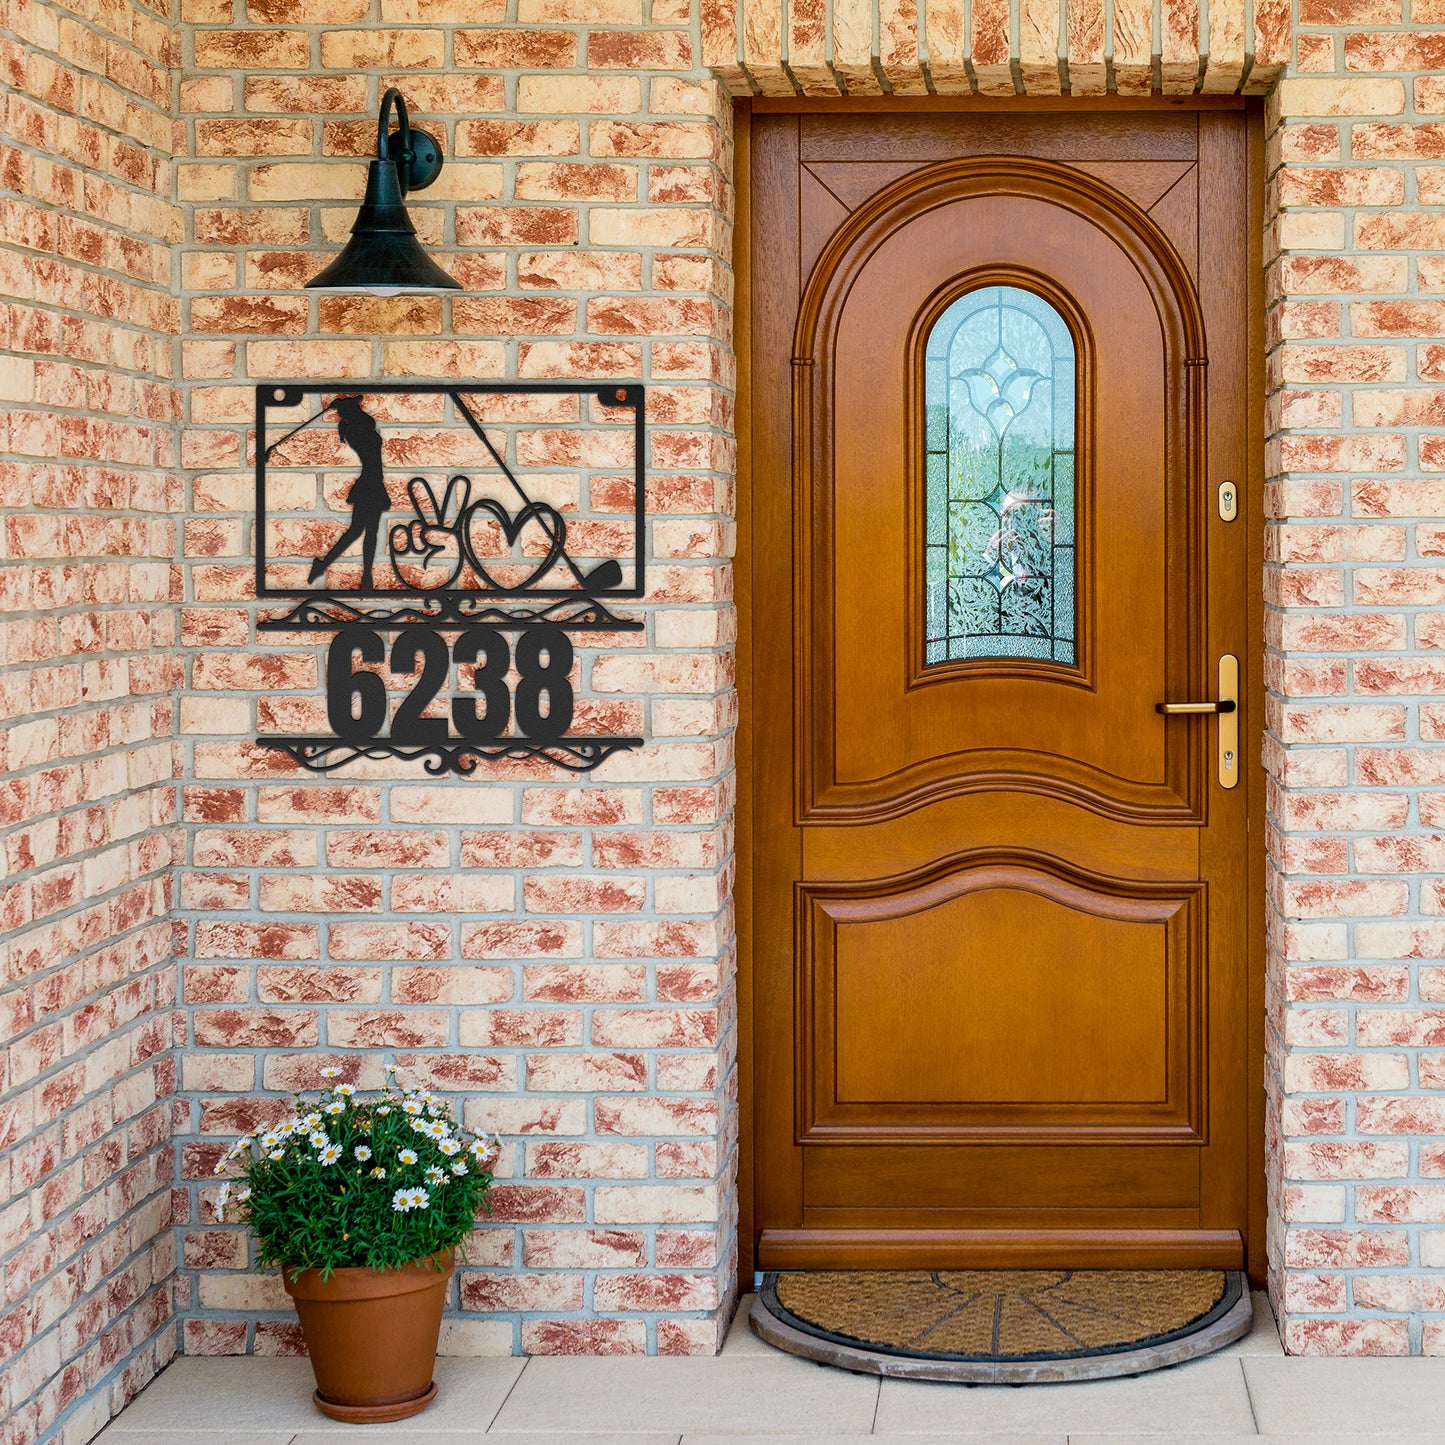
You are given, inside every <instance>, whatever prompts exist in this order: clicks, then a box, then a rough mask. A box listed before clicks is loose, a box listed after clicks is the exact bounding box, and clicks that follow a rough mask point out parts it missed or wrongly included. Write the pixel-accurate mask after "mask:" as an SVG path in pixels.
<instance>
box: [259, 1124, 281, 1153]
mask: <svg viewBox="0 0 1445 1445" xmlns="http://www.w3.org/2000/svg"><path fill="white" fill-rule="evenodd" d="M280 1142H281V1136H280V1135H279V1134H278V1133H277V1132H276V1131H275V1130H274V1129H272V1130H270V1131H269V1132H268V1133H265V1134H262V1135H261V1147H262V1148H263V1149H274V1148H275V1147H276V1146H277V1145H278V1144H279V1143H280Z"/></svg>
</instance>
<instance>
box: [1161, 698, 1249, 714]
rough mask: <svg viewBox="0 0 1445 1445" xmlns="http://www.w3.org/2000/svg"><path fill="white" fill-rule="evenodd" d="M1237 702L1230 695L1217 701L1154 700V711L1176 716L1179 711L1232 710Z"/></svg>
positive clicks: (1236, 705)
mask: <svg viewBox="0 0 1445 1445" xmlns="http://www.w3.org/2000/svg"><path fill="white" fill-rule="evenodd" d="M1238 706H1239V704H1238V703H1237V702H1235V700H1234V699H1233V698H1232V697H1224V698H1220V700H1219V701H1218V702H1156V703H1155V704H1154V711H1155V712H1162V713H1163V714H1164V715H1165V716H1166V717H1178V716H1179V715H1180V714H1181V713H1184V714H1192V713H1200V712H1233V711H1234V710H1235V708H1236V707H1238Z"/></svg>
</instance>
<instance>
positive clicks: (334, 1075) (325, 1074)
mask: <svg viewBox="0 0 1445 1445" xmlns="http://www.w3.org/2000/svg"><path fill="white" fill-rule="evenodd" d="M321 1077H322V1078H323V1079H338V1078H340V1077H341V1070H340V1069H336V1068H330V1069H322V1071H321Z"/></svg>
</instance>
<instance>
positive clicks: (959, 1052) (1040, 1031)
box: [797, 856, 1204, 1144]
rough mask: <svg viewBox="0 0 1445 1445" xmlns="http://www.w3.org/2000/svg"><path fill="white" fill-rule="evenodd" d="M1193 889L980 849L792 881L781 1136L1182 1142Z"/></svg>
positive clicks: (1194, 941) (1195, 1126) (1194, 1098)
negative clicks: (794, 1084)
mask: <svg viewBox="0 0 1445 1445" xmlns="http://www.w3.org/2000/svg"><path fill="white" fill-rule="evenodd" d="M1203 891H1204V890H1203V887H1202V885H1200V884H1198V883H1183V884H1179V883H1139V882H1131V881H1127V880H1121V879H1108V878H1102V877H1098V876H1085V875H1081V874H1077V873H1074V872H1072V870H1066V869H1064V868H1062V867H1061V866H1060V865H1058V864H1056V863H1054V862H1052V861H1051V860H1048V859H1045V858H1037V857H1035V858H1027V857H1015V858H1010V859H1007V860H1004V861H999V860H998V859H996V858H993V857H989V856H984V857H980V858H973V859H969V858H962V859H959V860H956V862H954V863H952V864H950V865H948V866H947V868H946V871H943V872H941V873H940V872H937V871H935V872H934V873H933V874H932V875H931V876H928V877H925V878H921V879H907V878H903V879H884V880H879V881H876V882H872V883H858V884H852V885H849V884H840V883H832V884H821V883H820V884H807V883H805V884H801V885H799V889H798V904H799V941H798V951H799V956H800V959H801V969H802V974H801V984H800V999H799V1003H800V1008H799V1013H798V1020H799V1035H798V1039H797V1048H798V1054H799V1058H800V1062H801V1065H802V1066H801V1067H800V1069H799V1076H798V1077H799V1094H798V1099H797V1113H798V1118H799V1121H800V1138H801V1139H802V1140H803V1141H805V1142H811V1143H833V1144H841V1143H859V1144H862V1143H865V1142H867V1141H868V1140H870V1139H871V1140H872V1141H873V1142H875V1143H883V1142H889V1143H897V1142H900V1141H903V1140H912V1141H915V1142H918V1141H923V1140H932V1141H934V1142H939V1143H946V1142H948V1141H949V1140H950V1139H952V1140H963V1139H973V1140H983V1139H987V1138H1003V1137H1008V1138H1011V1139H1017V1140H1022V1139H1026V1138H1027V1139H1030V1140H1033V1141H1035V1142H1040V1143H1047V1142H1054V1143H1058V1144H1068V1143H1077V1142H1079V1141H1080V1140H1082V1139H1085V1138H1089V1139H1094V1140H1104V1139H1114V1140H1121V1139H1125V1138H1128V1139H1132V1140H1134V1141H1136V1142H1148V1141H1150V1140H1153V1141H1154V1142H1166V1141H1168V1142H1176V1143H1178V1142H1191V1141H1193V1142H1198V1140H1199V1137H1200V1121H1199V1112H1198V1111H1199V1101H1200V1099H1201V1098H1202V1096H1203V1092H1204V1079H1203V1074H1204V1060H1203V1056H1202V1053H1201V1041H1202V1029H1201V1028H1200V1027H1199V1019H1200V1014H1199V979H1198V975H1197V970H1196V968H1195V966H1194V963H1195V960H1196V959H1197V957H1198V952H1199V943H1200V933H1201V929H1202V926H1203V917H1202V903H1203Z"/></svg>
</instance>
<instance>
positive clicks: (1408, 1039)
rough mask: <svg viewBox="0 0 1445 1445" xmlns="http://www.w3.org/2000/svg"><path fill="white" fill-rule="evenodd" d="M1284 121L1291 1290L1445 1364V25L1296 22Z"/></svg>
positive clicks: (1272, 300) (1295, 1321)
mask: <svg viewBox="0 0 1445 1445" xmlns="http://www.w3.org/2000/svg"><path fill="white" fill-rule="evenodd" d="M1296 20H1297V24H1296V30H1295V55H1294V63H1293V66H1292V68H1291V72H1290V76H1289V78H1287V79H1285V80H1284V81H1283V82H1282V83H1281V85H1280V86H1279V87H1278V89H1277V90H1276V91H1275V93H1274V94H1273V95H1272V96H1271V97H1270V101H1269V108H1268V131H1269V139H1268V170H1269V173H1270V180H1269V194H1268V206H1267V222H1266V223H1267V237H1266V252H1267V261H1268V303H1269V310H1268V347H1269V351H1268V382H1269V384H1268V390H1269V403H1268V412H1267V430H1268V433H1269V442H1268V469H1267V470H1268V477H1269V481H1268V488H1267V503H1266V507H1267V514H1268V518H1269V521H1268V540H1267V546H1266V556H1267V568H1266V578H1265V588H1266V602H1267V615H1266V644H1267V657H1266V682H1267V686H1268V688H1269V699H1268V726H1269V732H1268V736H1267V738H1266V740H1265V765H1266V768H1267V770H1268V773H1269V853H1270V877H1269V880H1268V889H1269V897H1270V920H1269V974H1268V999H1269V1020H1268V1027H1269V1050H1268V1061H1267V1069H1266V1078H1267V1088H1268V1097H1269V1111H1268V1112H1269V1148H1268V1183H1269V1210H1270V1221H1271V1224H1270V1237H1269V1253H1270V1267H1271V1278H1270V1290H1271V1297H1272V1299H1273V1302H1274V1305H1275V1308H1276V1310H1277V1312H1278V1313H1279V1316H1280V1319H1281V1323H1282V1330H1283V1336H1284V1342H1285V1347H1286V1349H1287V1350H1289V1351H1290V1352H1292V1353H1312V1354H1388V1355H1403V1354H1411V1353H1416V1354H1418V1353H1424V1354H1441V1353H1445V1276H1442V1275H1440V1274H1439V1273H1438V1271H1439V1270H1441V1268H1442V1267H1445V1147H1442V1145H1441V1144H1440V1142H1439V1140H1440V1137H1441V1135H1442V1133H1445V1093H1442V1090H1445V1051H1442V1047H1441V1046H1442V1045H1445V968H1442V967H1441V966H1440V965H1441V961H1442V955H1445V917H1442V915H1445V882H1442V880H1441V877H1440V875H1441V874H1442V873H1445V836H1442V830H1445V749H1442V747H1441V743H1442V741H1445V705H1442V702H1441V699H1442V698H1445V660H1442V654H1441V652H1440V650H1439V649H1440V648H1441V646H1442V643H1445V627H1442V623H1441V616H1440V612H1439V607H1440V603H1441V602H1442V601H1445V564H1442V562H1441V558H1442V557H1445V525H1442V524H1441V518H1442V516H1445V477H1442V476H1441V475H1440V474H1441V473H1442V472H1445V389H1442V387H1441V382H1442V379H1445V345H1442V344H1441V336H1442V334H1445V255H1442V254H1441V253H1442V252H1445V164H1441V162H1442V161H1445V81H1442V79H1441V76H1440V74H1439V72H1440V71H1441V70H1442V69H1445V7H1442V6H1441V5H1440V4H1439V3H1438V0H1408V10H1407V8H1406V3H1405V0H1348V3H1339V0H1298V3H1297V7H1296Z"/></svg>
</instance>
